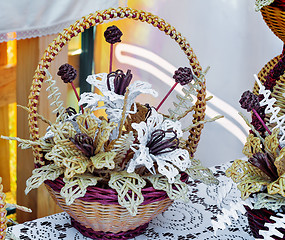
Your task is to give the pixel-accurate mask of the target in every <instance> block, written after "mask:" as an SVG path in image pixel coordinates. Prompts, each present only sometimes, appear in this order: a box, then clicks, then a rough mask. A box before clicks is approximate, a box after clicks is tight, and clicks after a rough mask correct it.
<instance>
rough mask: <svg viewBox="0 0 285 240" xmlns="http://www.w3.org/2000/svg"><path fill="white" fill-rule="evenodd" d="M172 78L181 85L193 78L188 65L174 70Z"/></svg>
mask: <svg viewBox="0 0 285 240" xmlns="http://www.w3.org/2000/svg"><path fill="white" fill-rule="evenodd" d="M173 78H174V79H175V82H177V83H180V84H181V85H186V84H187V83H189V82H191V81H192V80H193V79H194V77H193V74H192V71H191V68H188V67H184V68H182V67H180V68H178V70H176V71H175V72H174V75H173Z"/></svg>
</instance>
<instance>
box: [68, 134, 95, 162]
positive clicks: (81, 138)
mask: <svg viewBox="0 0 285 240" xmlns="http://www.w3.org/2000/svg"><path fill="white" fill-rule="evenodd" d="M69 140H70V141H71V142H73V143H74V144H75V146H76V147H77V148H78V149H79V150H80V151H81V152H83V154H84V155H85V156H86V157H91V156H93V155H94V151H95V148H94V146H93V140H92V138H91V137H89V136H88V135H87V134H85V133H77V134H76V135H75V136H74V138H69Z"/></svg>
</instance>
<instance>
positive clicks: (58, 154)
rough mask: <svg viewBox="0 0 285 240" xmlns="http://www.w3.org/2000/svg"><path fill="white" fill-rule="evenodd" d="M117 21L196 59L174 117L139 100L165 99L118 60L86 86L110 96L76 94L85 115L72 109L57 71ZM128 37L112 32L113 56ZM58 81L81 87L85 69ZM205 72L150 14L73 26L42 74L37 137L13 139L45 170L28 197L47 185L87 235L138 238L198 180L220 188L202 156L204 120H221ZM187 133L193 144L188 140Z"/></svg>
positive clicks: (178, 77) (34, 116) (124, 11)
mask: <svg viewBox="0 0 285 240" xmlns="http://www.w3.org/2000/svg"><path fill="white" fill-rule="evenodd" d="M115 18H129V19H133V20H139V21H141V22H146V23H148V24H151V25H152V26H154V27H156V28H158V29H159V30H160V31H163V32H164V33H165V34H166V35H168V36H170V37H171V38H172V39H173V40H174V41H175V42H177V43H178V45H179V46H180V48H181V49H182V51H183V52H184V53H185V55H186V57H187V58H188V60H189V63H190V66H189V67H184V68H183V67H181V68H179V69H178V70H177V71H175V73H174V80H175V81H174V85H173V88H172V89H174V87H175V86H176V85H177V84H181V85H182V86H183V92H184V96H178V97H177V102H174V108H172V109H169V115H167V114H161V113H160V112H159V111H158V110H159V107H160V105H161V104H163V102H164V100H165V98H164V99H163V100H162V101H161V104H160V105H159V106H158V107H156V108H154V107H152V106H149V105H148V104H145V105H143V104H140V103H137V102H135V98H136V96H138V95H139V94H141V93H144V94H150V95H153V96H157V92H156V91H155V90H154V89H152V88H151V85H150V84H149V83H146V82H143V81H133V80H132V78H133V76H132V73H131V70H127V71H122V70H119V69H118V70H115V71H114V70H112V60H111V59H110V72H109V73H100V74H95V75H90V76H88V78H87V80H86V81H87V82H88V83H89V84H91V85H93V86H94V87H96V88H98V89H99V90H100V91H101V93H102V94H101V95H100V94H97V93H93V92H88V93H83V94H81V96H78V94H77V92H76V89H75V93H76V94H77V98H78V100H79V102H78V105H79V112H78V113H77V111H76V110H75V109H73V108H72V107H68V108H65V107H63V101H61V100H60V96H59V95H58V88H56V86H55V84H56V81H55V76H51V75H50V73H49V72H48V68H49V66H50V65H51V63H52V62H53V60H54V59H55V57H56V56H57V54H58V53H59V52H60V50H61V49H62V48H63V46H64V45H66V44H67V43H68V41H69V40H70V39H71V38H72V37H75V36H77V35H78V34H79V33H81V32H83V31H84V30H85V29H88V28H89V27H91V26H95V25H98V24H101V23H103V22H104V21H107V20H111V19H115ZM122 34H123V33H122V32H121V31H120V30H119V29H118V28H117V27H116V26H111V27H108V28H107V30H106V31H105V33H104V35H105V38H106V41H107V42H109V43H110V46H111V48H110V52H111V53H112V50H113V45H114V44H116V43H118V42H120V41H121V37H122ZM111 55H112V54H111ZM192 72H193V73H192ZM58 75H59V76H60V78H61V79H62V80H63V81H64V82H65V83H68V84H71V85H72V86H73V87H74V85H73V80H74V79H75V78H76V70H75V69H74V68H73V67H72V66H70V65H69V64H63V65H62V66H60V68H59V71H58ZM204 75H205V72H203V71H202V68H201V66H200V64H199V62H198V60H197V58H196V55H195V54H194V52H193V50H192V48H191V47H190V45H189V43H188V42H187V41H186V39H185V38H184V37H182V36H181V34H180V33H179V32H178V31H176V29H175V28H174V27H172V26H171V25H170V24H168V23H166V22H165V21H164V20H163V19H161V18H159V17H157V16H155V15H152V14H151V13H148V12H144V11H138V10H133V9H130V8H118V9H108V10H104V11H100V12H96V13H94V14H90V15H88V16H85V17H83V18H82V19H80V20H78V21H77V22H75V23H74V24H73V25H71V26H70V27H69V28H67V29H64V31H63V32H62V33H60V34H59V35H58V37H57V38H56V39H54V41H53V42H52V43H51V44H50V45H49V46H48V47H47V49H46V51H45V53H44V55H43V57H42V59H41V61H40V62H39V65H38V67H37V69H36V71H35V75H34V79H33V82H32V86H31V91H30V95H29V103H28V107H27V108H26V109H27V110H28V112H29V117H28V120H29V130H30V135H31V139H30V140H24V139H19V138H7V137H6V139H14V140H17V141H19V142H20V146H21V147H22V148H29V147H32V148H33V154H34V161H35V166H36V168H35V169H34V170H33V173H32V176H31V177H30V178H29V179H28V180H27V188H26V193H28V192H29V191H30V190H32V189H34V188H37V187H39V186H40V185H41V184H42V183H45V185H46V187H47V189H48V191H49V192H50V194H51V196H52V197H53V199H54V200H55V201H56V202H57V203H58V205H59V206H60V207H61V208H62V209H63V210H64V211H66V212H67V213H68V214H69V215H70V216H71V222H72V224H73V226H74V227H75V228H77V229H78V230H79V231H80V232H81V233H82V234H83V235H85V236H87V237H90V238H93V239H129V238H133V237H135V236H136V235H139V234H141V233H142V232H143V231H144V230H145V229H146V227H147V225H148V223H149V221H150V220H151V219H152V218H154V217H155V216H157V215H158V214H160V213H162V212H163V211H165V210H166V209H167V208H168V207H169V206H170V205H171V204H172V202H173V201H174V200H176V199H182V200H184V201H187V200H188V198H187V189H188V188H187V179H188V177H192V178H194V179H197V180H200V181H202V182H205V183H207V184H210V183H217V180H216V179H215V178H214V176H213V174H212V172H211V171H210V170H209V169H206V168H204V167H202V166H201V164H200V162H199V160H197V159H194V153H195V151H196V148H197V145H198V142H199V139H200V135H201V130H202V128H203V125H204V123H206V122H209V121H214V120H216V119H218V118H219V116H218V117H215V118H213V119H209V120H206V119H205V108H206V101H207V100H209V99H210V98H206V91H205V90H206V86H205V76H204ZM43 83H45V84H48V88H47V91H49V93H50V95H49V98H50V99H51V100H52V102H51V107H52V108H53V112H54V113H55V114H56V115H57V118H56V121H55V122H54V123H51V122H50V121H49V120H46V119H45V118H44V117H43V116H40V115H39V114H38V112H37V110H38V104H39V98H40V90H41V87H42V84H43ZM170 92H171V91H169V93H168V95H169V94H170ZM166 97H167V96H166ZM194 99H195V101H196V102H195V101H194ZM99 102H103V103H104V104H103V106H101V105H98V103H99ZM192 102H193V103H192ZM98 109H104V111H105V113H106V116H96V115H95V114H96V110H98ZM187 115H188V116H190V115H192V118H191V117H190V119H191V120H192V122H191V123H190V126H187V127H186V128H182V126H181V123H180V121H179V120H180V119H182V118H184V117H186V116H187ZM188 116H187V117H188ZM39 119H40V120H43V121H45V122H46V123H47V124H48V125H49V127H48V129H47V132H46V134H45V136H39V129H38V120H39ZM187 133H188V134H187ZM185 134H187V135H188V137H187V139H183V138H182V136H183V135H185Z"/></svg>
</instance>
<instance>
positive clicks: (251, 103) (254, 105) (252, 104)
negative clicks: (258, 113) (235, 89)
mask: <svg viewBox="0 0 285 240" xmlns="http://www.w3.org/2000/svg"><path fill="white" fill-rule="evenodd" d="M239 103H240V105H241V107H242V108H244V109H246V110H247V111H248V112H250V111H251V110H252V109H258V108H259V106H260V105H259V100H258V96H256V95H254V94H253V93H252V92H251V91H249V90H247V91H245V92H244V93H243V94H242V96H241V98H240V100H239Z"/></svg>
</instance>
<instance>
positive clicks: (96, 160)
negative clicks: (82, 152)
mask: <svg viewBox="0 0 285 240" xmlns="http://www.w3.org/2000/svg"><path fill="white" fill-rule="evenodd" d="M115 157H116V152H113V151H112V152H101V153H98V154H96V155H95V156H92V157H91V158H90V160H91V161H92V164H93V166H94V167H95V168H96V169H102V168H108V169H114V168H115V162H114V158H115Z"/></svg>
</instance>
